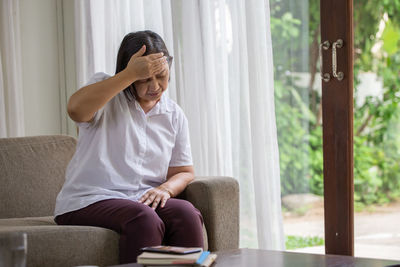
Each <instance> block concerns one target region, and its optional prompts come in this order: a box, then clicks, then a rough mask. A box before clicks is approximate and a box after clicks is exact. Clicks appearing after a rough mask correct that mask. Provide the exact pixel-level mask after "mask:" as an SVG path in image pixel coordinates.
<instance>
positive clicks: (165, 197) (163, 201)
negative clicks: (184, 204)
mask: <svg viewBox="0 0 400 267" xmlns="http://www.w3.org/2000/svg"><path fill="white" fill-rule="evenodd" d="M168 199H169V196H167V195H165V196H164V197H163V198H162V201H161V204H160V207H161V208H164V207H165V204H166V203H167V200H168Z"/></svg>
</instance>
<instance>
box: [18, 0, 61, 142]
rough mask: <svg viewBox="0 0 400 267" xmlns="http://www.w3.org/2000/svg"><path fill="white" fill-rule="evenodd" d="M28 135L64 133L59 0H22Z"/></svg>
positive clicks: (25, 106)
mask: <svg viewBox="0 0 400 267" xmlns="http://www.w3.org/2000/svg"><path fill="white" fill-rule="evenodd" d="M20 18H21V50H22V80H23V91H24V92H23V95H24V116H25V135H26V136H29V135H45V134H60V133H61V132H62V127H61V115H62V114H61V112H65V111H64V110H63V111H61V108H60V106H61V105H60V77H59V76H60V75H59V44H58V24H57V1H54V0H35V1H32V0H20Z"/></svg>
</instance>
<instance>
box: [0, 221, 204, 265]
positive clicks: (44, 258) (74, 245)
mask: <svg viewBox="0 0 400 267" xmlns="http://www.w3.org/2000/svg"><path fill="white" fill-rule="evenodd" d="M5 232H25V233H27V236H28V259H27V263H28V267H30V266H32V267H35V266H41V267H46V266H49V267H50V266H59V267H62V266H69V267H70V266H74V265H84V264H90V265H99V266H106V265H113V264H117V263H118V240H119V234H117V233H116V232H114V231H112V230H108V229H105V228H100V227H92V226H69V225H57V224H56V223H55V222H54V217H53V216H47V217H25V218H9V219H0V233H5ZM203 237H204V249H205V250H207V249H208V240H207V231H206V228H205V226H204V224H203ZM65 248H68V249H67V250H66V249H65ZM82 251H84V253H82ZM60 259H65V263H63V262H64V261H62V262H60ZM66 263H68V264H66Z"/></svg>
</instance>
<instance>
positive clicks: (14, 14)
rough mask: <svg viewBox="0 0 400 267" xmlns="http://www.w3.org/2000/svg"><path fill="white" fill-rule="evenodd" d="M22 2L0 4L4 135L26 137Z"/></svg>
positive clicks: (0, 110) (0, 122)
mask: <svg viewBox="0 0 400 267" xmlns="http://www.w3.org/2000/svg"><path fill="white" fill-rule="evenodd" d="M18 7H19V1H18V0H2V1H1V3H0V14H1V17H0V23H1V24H0V137H16V136H23V135H24V134H25V130H24V109H23V97H22V68H21V47H20V46H21V41H20V40H21V39H20V29H19V27H20V26H19V25H20V20H19V9H18Z"/></svg>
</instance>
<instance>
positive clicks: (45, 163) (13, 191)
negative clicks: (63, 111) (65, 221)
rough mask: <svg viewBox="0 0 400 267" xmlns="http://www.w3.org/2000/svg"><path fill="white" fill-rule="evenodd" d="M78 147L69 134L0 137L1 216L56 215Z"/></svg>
mask: <svg viewBox="0 0 400 267" xmlns="http://www.w3.org/2000/svg"><path fill="white" fill-rule="evenodd" d="M75 147H76V139H75V138H73V137H71V136H65V135H52V136H32V137H18V138H0V218H21V217H38V216H50V215H53V212H54V206H55V200H56V197H57V194H58V192H59V191H60V189H61V187H62V185H63V184H64V180H65V177H64V174H65V169H66V167H67V165H68V163H69V161H70V160H71V158H72V155H73V154H74V152H75Z"/></svg>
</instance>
